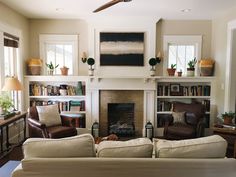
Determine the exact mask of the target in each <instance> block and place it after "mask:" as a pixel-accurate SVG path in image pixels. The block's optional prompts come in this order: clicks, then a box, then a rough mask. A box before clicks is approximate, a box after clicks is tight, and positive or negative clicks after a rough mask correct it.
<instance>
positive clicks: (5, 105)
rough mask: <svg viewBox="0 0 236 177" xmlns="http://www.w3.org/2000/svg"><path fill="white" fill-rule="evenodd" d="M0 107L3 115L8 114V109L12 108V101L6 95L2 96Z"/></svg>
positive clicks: (0, 97)
mask: <svg viewBox="0 0 236 177" xmlns="http://www.w3.org/2000/svg"><path fill="white" fill-rule="evenodd" d="M0 107H1V108H2V111H3V113H8V112H9V109H10V108H11V107H13V103H12V100H11V98H10V96H9V95H8V94H2V95H1V96H0Z"/></svg>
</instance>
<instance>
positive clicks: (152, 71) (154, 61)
mask: <svg viewBox="0 0 236 177" xmlns="http://www.w3.org/2000/svg"><path fill="white" fill-rule="evenodd" d="M148 63H149V65H150V66H151V69H150V75H151V76H155V74H156V67H155V66H156V64H157V63H160V60H157V58H150V59H149V62H148Z"/></svg>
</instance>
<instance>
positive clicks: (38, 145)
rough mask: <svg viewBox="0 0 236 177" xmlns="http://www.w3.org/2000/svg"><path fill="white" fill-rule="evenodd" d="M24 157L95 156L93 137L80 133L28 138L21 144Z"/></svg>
mask: <svg viewBox="0 0 236 177" xmlns="http://www.w3.org/2000/svg"><path fill="white" fill-rule="evenodd" d="M23 152H24V158H62V157H95V145H94V139H93V137H92V135H91V134H82V135H77V136H72V137H67V138H61V139H47V138H29V139H27V140H26V141H25V142H24V144H23Z"/></svg>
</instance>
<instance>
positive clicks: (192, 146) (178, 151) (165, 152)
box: [153, 135, 227, 158]
mask: <svg viewBox="0 0 236 177" xmlns="http://www.w3.org/2000/svg"><path fill="white" fill-rule="evenodd" d="M153 140H154V148H155V155H156V157H157V158H158V157H159V158H223V157H225V154H226V148H227V142H226V140H225V139H224V138H222V137H221V136H219V135H212V136H207V137H202V138H195V139H187V140H178V141H170V140H162V139H153Z"/></svg>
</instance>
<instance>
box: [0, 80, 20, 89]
mask: <svg viewBox="0 0 236 177" xmlns="http://www.w3.org/2000/svg"><path fill="white" fill-rule="evenodd" d="M22 89H23V87H22V85H21V83H20V81H19V80H18V79H17V78H16V77H6V78H5V84H4V86H3V88H2V91H11V90H22Z"/></svg>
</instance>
